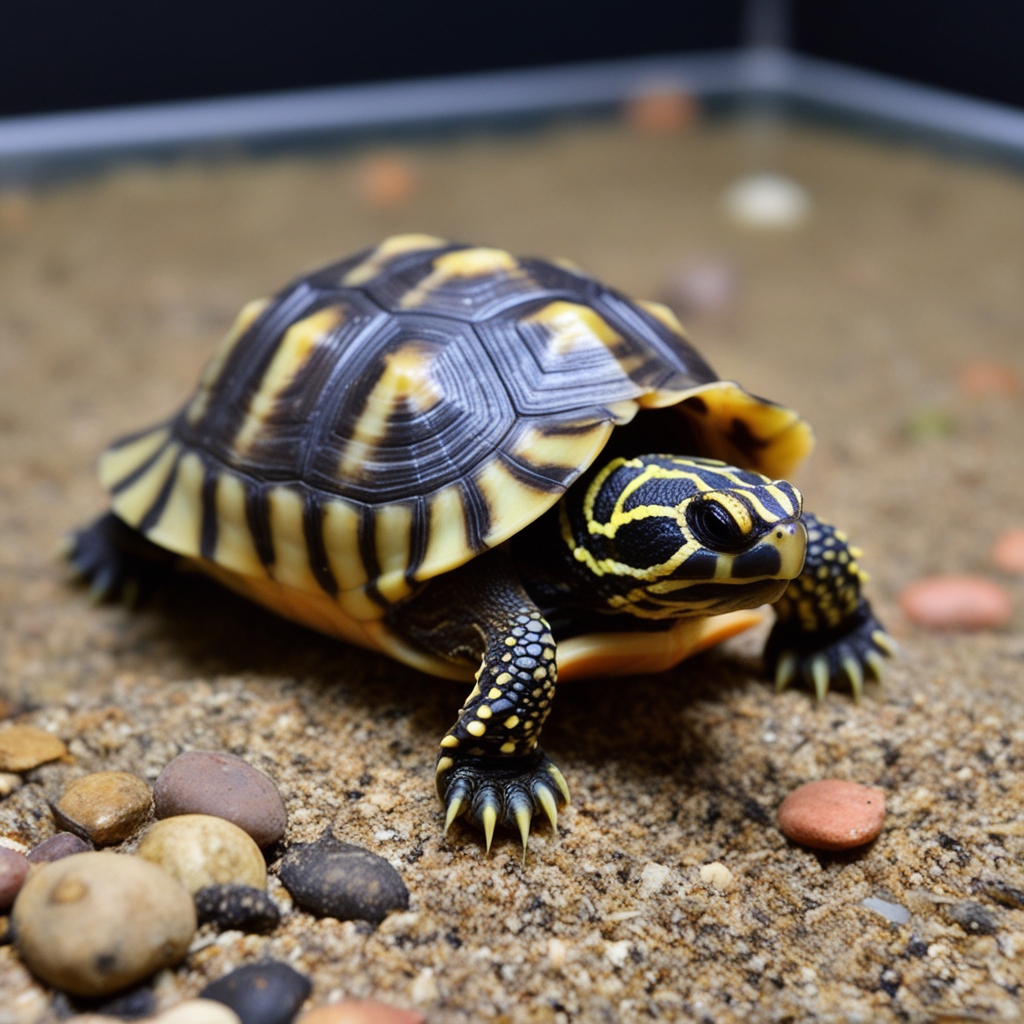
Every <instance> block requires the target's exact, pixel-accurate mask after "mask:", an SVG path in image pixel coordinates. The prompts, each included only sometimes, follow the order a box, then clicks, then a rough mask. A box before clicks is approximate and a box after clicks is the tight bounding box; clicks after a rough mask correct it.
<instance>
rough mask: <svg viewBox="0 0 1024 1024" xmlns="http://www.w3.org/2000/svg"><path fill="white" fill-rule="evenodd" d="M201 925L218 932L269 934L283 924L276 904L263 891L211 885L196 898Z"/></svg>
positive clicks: (239, 886) (247, 887)
mask: <svg viewBox="0 0 1024 1024" xmlns="http://www.w3.org/2000/svg"><path fill="white" fill-rule="evenodd" d="M195 901H196V917H197V918H198V919H199V923H200V924H206V923H207V922H210V921H212V922H213V923H214V924H215V925H216V926H217V930H218V931H222V932H224V931H228V930H234V931H239V932H250V933H256V934H266V933H267V932H272V931H273V930H274V929H275V928H276V927H277V926H278V924H279V923H280V921H281V911H280V910H278V908H277V904H276V903H275V902H274V901H273V900H272V899H271V898H270V897H269V896H268V895H267V894H266V893H265V892H264V891H263V890H262V889H254V888H252V886H249V885H208V886H206V888H205V889H200V890H199V892H197V893H196V895H195Z"/></svg>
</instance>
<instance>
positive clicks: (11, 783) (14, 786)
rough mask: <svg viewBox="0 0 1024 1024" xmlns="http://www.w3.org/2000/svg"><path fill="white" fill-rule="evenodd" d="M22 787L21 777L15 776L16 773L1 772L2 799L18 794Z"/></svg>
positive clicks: (0, 795)
mask: <svg viewBox="0 0 1024 1024" xmlns="http://www.w3.org/2000/svg"><path fill="white" fill-rule="evenodd" d="M22 785H23V783H22V780H21V776H20V775H15V774H14V772H0V798H2V797H5V796H10V795H11V794H12V793H16V792H17V791H18V790H19V789H21V787H22Z"/></svg>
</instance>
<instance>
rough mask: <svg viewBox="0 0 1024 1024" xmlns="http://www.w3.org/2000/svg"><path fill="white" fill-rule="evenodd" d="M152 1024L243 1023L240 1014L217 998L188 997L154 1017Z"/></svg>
mask: <svg viewBox="0 0 1024 1024" xmlns="http://www.w3.org/2000/svg"><path fill="white" fill-rule="evenodd" d="M151 1024H241V1022H240V1021H239V1019H238V1014H237V1013H235V1011H234V1010H232V1009H231V1008H230V1007H229V1006H225V1005H224V1004H223V1003H218V1002H217V1001H216V1000H215V999H186V1000H185V1002H183V1003H178V1005H177V1006H172V1007H171V1008H170V1009H169V1010H164V1012H163V1013H161V1014H158V1015H157V1016H156V1017H154V1018H153V1020H152V1021H151Z"/></svg>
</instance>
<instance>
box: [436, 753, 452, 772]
mask: <svg viewBox="0 0 1024 1024" xmlns="http://www.w3.org/2000/svg"><path fill="white" fill-rule="evenodd" d="M453 764H455V761H454V760H453V759H452V758H450V757H442V758H441V760H440V761H438V762H437V772H435V774H438V773H440V772H446V771H448V769H449V768H451V766H452V765H453Z"/></svg>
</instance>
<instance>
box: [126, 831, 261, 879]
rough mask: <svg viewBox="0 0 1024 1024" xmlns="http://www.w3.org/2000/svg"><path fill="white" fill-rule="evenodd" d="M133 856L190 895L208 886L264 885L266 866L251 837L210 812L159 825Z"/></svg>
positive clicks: (148, 833)
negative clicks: (166, 875) (172, 879)
mask: <svg viewBox="0 0 1024 1024" xmlns="http://www.w3.org/2000/svg"><path fill="white" fill-rule="evenodd" d="M136 853H137V854H138V856H140V857H142V858H143V859H144V860H148V861H151V862H152V863H153V864H156V865H158V866H159V867H161V868H163V869H164V871H166V872H168V873H169V874H171V875H173V876H174V877H175V878H177V879H178V881H180V882H181V883H182V885H184V886H185V888H186V889H188V891H189V892H190V893H193V894H195V893H197V892H198V891H199V890H200V889H205V888H206V886H208V885H251V886H253V887H254V888H256V889H264V888H266V885H267V866H266V863H265V862H264V860H263V854H262V853H260V848H259V847H258V846H257V845H256V844H255V843H254V842H253V840H252V838H251V837H250V836H249V835H247V834H246V833H245V832H243V831H242V830H241V829H240V828H239V827H238V826H237V825H232V824H231V822H230V821H225V820H224V819H223V818H215V817H213V816H212V815H209V814H182V815H179V816H178V817H175V818H167V819H165V820H164V821H158V822H157V823H156V824H155V825H154V826H153V827H152V828H151V829H150V830H149V831H148V832H147V833H146V836H145V838H144V839H143V840H142V842H141V843H140V844H139V848H138V850H136Z"/></svg>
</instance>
